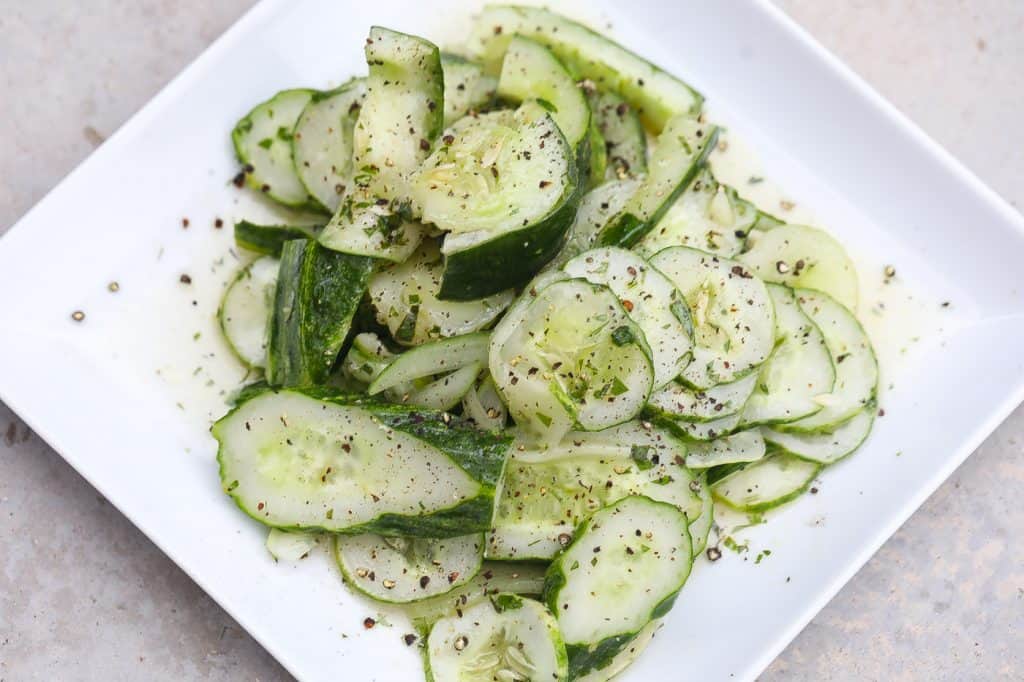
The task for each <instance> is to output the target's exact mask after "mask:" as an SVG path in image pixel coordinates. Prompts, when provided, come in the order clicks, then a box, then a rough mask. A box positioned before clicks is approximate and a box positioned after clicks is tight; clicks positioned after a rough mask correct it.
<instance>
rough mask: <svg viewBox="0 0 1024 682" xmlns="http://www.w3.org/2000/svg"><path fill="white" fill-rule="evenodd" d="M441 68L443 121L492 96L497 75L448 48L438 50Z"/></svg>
mask: <svg viewBox="0 0 1024 682" xmlns="http://www.w3.org/2000/svg"><path fill="white" fill-rule="evenodd" d="M441 67H442V69H443V70H444V125H445V126H450V125H451V124H453V123H455V122H456V121H458V120H459V119H460V118H462V117H463V116H465V115H466V114H468V113H469V112H470V111H477V110H479V109H482V108H486V107H487V106H489V105H490V104H491V102H492V101H493V100H494V94H495V91H496V90H497V89H498V79H497V78H495V77H494V76H489V75H487V74H486V73H484V69H483V67H482V66H480V65H479V64H476V63H474V62H471V61H469V60H468V59H464V58H462V57H460V56H458V55H454V54H451V53H449V52H442V53H441Z"/></svg>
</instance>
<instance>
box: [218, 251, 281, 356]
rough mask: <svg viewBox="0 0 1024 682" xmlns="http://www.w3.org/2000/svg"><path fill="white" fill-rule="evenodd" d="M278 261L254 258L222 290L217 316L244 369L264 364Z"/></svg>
mask: <svg viewBox="0 0 1024 682" xmlns="http://www.w3.org/2000/svg"><path fill="white" fill-rule="evenodd" d="M279 267H280V262H279V261H278V260H277V259H276V258H272V257H270V256H264V257H262V258H257V259H256V260H254V261H253V262H252V263H250V264H249V265H247V266H245V267H244V268H242V271H241V272H240V273H238V276H237V277H236V278H235V280H234V281H233V282H232V283H231V284H230V285H228V288H227V289H225V290H224V298H222V299H221V302H220V309H219V310H218V311H217V317H218V318H219V319H220V328H221V331H223V332H224V338H225V339H226V340H227V342H228V346H230V347H231V350H232V351H234V353H235V356H236V357H237V358H238V359H239V360H241V361H242V364H244V365H245V366H246V367H264V366H266V364H267V332H268V331H269V327H270V314H271V310H273V307H274V291H275V289H276V288H277V273H278V269H279Z"/></svg>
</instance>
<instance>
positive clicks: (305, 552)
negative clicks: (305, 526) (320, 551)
mask: <svg viewBox="0 0 1024 682" xmlns="http://www.w3.org/2000/svg"><path fill="white" fill-rule="evenodd" d="M320 537H321V536H320V534H319V533H303V532H288V531H284V530H280V529H278V528H271V529H270V531H269V532H268V533H267V551H268V552H270V556H272V557H274V561H298V560H299V559H305V558H306V557H307V556H309V553H310V552H312V551H313V550H314V549H315V548H316V546H317V543H318V542H320Z"/></svg>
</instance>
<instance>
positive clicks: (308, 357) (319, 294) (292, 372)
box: [267, 239, 373, 386]
mask: <svg viewBox="0 0 1024 682" xmlns="http://www.w3.org/2000/svg"><path fill="white" fill-rule="evenodd" d="M372 271H373V262H372V261H371V260H370V259H369V258H361V257H359V256H349V255H347V254H343V253H335V252H334V251H329V250H327V249H325V248H323V247H321V246H320V245H319V244H317V243H316V242H314V241H307V240H300V239H296V240H293V241H290V242H287V243H286V244H285V246H284V250H283V251H282V252H281V268H280V274H279V276H278V280H277V288H276V290H275V293H274V312H273V315H272V317H271V322H270V342H269V350H268V354H267V381H269V382H270V384H271V385H272V386H315V385H318V384H322V383H324V381H326V379H327V376H328V374H330V371H331V367H332V366H333V365H334V361H335V359H336V358H337V356H338V352H339V351H340V350H341V346H342V344H343V343H344V342H345V337H346V336H348V332H349V329H350V328H351V324H352V317H353V316H354V315H355V312H356V308H357V307H358V306H359V301H360V299H361V298H362V297H363V294H364V293H365V291H366V285H367V281H368V280H369V278H370V273H371V272H372Z"/></svg>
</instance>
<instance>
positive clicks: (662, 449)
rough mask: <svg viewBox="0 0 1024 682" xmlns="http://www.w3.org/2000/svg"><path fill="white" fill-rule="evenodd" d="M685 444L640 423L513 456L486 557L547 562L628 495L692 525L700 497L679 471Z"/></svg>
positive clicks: (576, 436)
mask: <svg viewBox="0 0 1024 682" xmlns="http://www.w3.org/2000/svg"><path fill="white" fill-rule="evenodd" d="M686 452H687V449H686V446H685V445H684V444H683V443H681V442H680V441H678V440H676V439H675V438H672V437H671V436H670V435H669V434H667V433H666V432H665V431H663V430H661V429H657V428H653V427H650V425H648V428H645V427H644V426H643V425H641V423H640V422H629V423H627V424H623V425H622V426H618V427H615V428H613V429H608V430H607V431H599V432H597V433H579V432H576V433H570V434H569V435H568V436H566V438H565V439H564V440H563V441H562V442H561V443H559V444H558V445H556V446H553V447H550V448H547V449H523V450H519V449H516V451H515V452H514V453H513V456H512V457H511V458H510V459H509V462H508V464H507V466H506V469H505V478H504V481H503V484H502V490H501V493H500V495H499V498H498V504H497V506H496V508H495V513H494V528H493V529H492V530H491V532H490V533H489V534H488V537H487V549H486V552H487V557H488V558H490V559H506V560H518V561H522V560H540V561H547V560H550V559H552V558H553V557H554V556H555V555H556V554H557V553H558V551H559V550H561V549H562V548H563V547H565V545H566V544H568V543H569V542H570V541H571V540H572V537H573V532H574V529H575V528H576V526H577V525H578V524H579V523H580V522H582V521H583V520H585V519H586V518H587V517H588V516H590V514H592V513H593V512H595V511H597V510H598V509H600V508H601V507H604V506H607V505H608V504H610V503H612V502H614V501H615V500H618V499H620V498H622V497H625V496H627V495H645V496H647V497H650V498H652V499H655V500H660V501H663V502H668V503H670V504H673V505H675V506H676V507H678V508H679V509H680V510H682V511H683V512H685V513H686V514H687V515H688V516H689V518H692V519H696V518H697V517H698V516H699V515H700V513H701V499H700V497H699V495H698V494H697V493H696V492H695V490H694V489H695V487H696V486H695V485H694V478H693V476H692V474H691V473H690V472H689V471H688V470H687V469H686V468H685V467H683V466H682V462H683V461H684V459H685V457H686Z"/></svg>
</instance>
